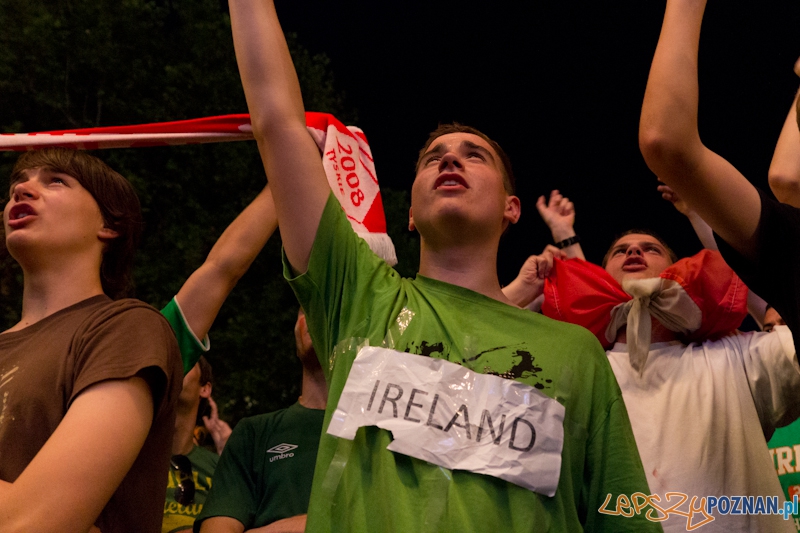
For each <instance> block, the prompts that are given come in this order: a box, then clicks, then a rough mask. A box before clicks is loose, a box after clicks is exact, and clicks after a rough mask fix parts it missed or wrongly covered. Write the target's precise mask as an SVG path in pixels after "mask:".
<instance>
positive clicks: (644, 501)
mask: <svg viewBox="0 0 800 533" xmlns="http://www.w3.org/2000/svg"><path fill="white" fill-rule="evenodd" d="M631 502H632V503H633V514H636V515H638V514H639V513H641V512H642V509H644V508H645V507H647V505H648V504H649V502H650V498H648V497H647V495H646V494H644V493H641V492H634V493H633V494H631ZM640 502H641V503H640Z"/></svg>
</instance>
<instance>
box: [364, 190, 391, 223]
mask: <svg viewBox="0 0 800 533" xmlns="http://www.w3.org/2000/svg"><path fill="white" fill-rule="evenodd" d="M364 226H365V227H366V228H367V230H369V232H370V233H386V217H385V216H384V214H383V199H382V198H381V193H380V192H379V193H378V194H377V195H376V196H375V200H373V201H372V205H371V206H369V211H367V215H366V216H365V217H364Z"/></svg>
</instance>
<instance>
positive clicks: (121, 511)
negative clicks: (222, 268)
mask: <svg viewBox="0 0 800 533" xmlns="http://www.w3.org/2000/svg"><path fill="white" fill-rule="evenodd" d="M137 374H138V375H139V376H141V377H143V378H145V379H146V380H147V381H148V383H149V385H150V388H151V390H152V392H153V403H154V406H155V412H154V417H153V424H152V426H151V428H150V433H149V434H148V436H147V439H146V440H145V443H144V446H143V447H142V450H141V451H140V452H139V456H138V457H137V458H136V461H135V462H134V464H133V466H132V467H131V469H130V471H129V472H128V474H127V475H126V476H125V478H124V479H123V481H122V483H121V484H120V486H119V488H117V490H116V492H115V493H114V495H113V496H112V497H111V500H110V501H109V502H108V504H107V505H106V506H105V508H104V509H103V511H102V513H101V514H100V516H99V518H98V519H97V522H96V525H97V526H98V527H99V528H100V530H101V531H103V532H104V533H106V532H131V533H134V532H136V533H140V532H154V533H155V532H159V531H160V530H161V518H162V515H163V509H162V505H163V503H164V497H165V491H166V484H165V479H164V472H166V471H167V470H168V469H169V454H170V448H171V446H172V434H173V432H174V430H175V426H174V425H175V402H176V401H177V398H178V395H179V394H180V389H181V385H182V377H183V372H182V368H181V362H180V354H179V352H178V346H177V344H176V341H175V336H174V335H173V333H172V329H171V328H170V326H169V324H168V323H167V321H166V320H165V319H164V318H163V317H162V316H161V314H160V313H159V312H158V311H156V310H155V309H153V308H152V307H150V306H148V305H147V304H144V303H142V302H140V301H138V300H118V301H112V300H110V299H109V298H108V297H107V296H104V295H101V296H95V297H93V298H89V299H87V300H84V301H82V302H80V303H77V304H75V305H73V306H70V307H68V308H66V309H62V310H61V311H59V312H57V313H54V314H52V315H50V316H48V317H47V318H45V319H43V320H41V321H39V322H37V323H35V324H33V325H31V326H29V327H27V328H25V329H23V330H20V331H14V332H10V333H6V334H3V335H0V479H2V480H4V481H9V482H13V481H14V480H16V479H17V477H18V476H19V475H20V473H22V471H23V470H24V469H25V467H26V466H27V465H28V463H30V462H31V460H32V459H33V458H34V456H35V455H36V454H37V453H38V452H39V450H40V449H41V448H42V446H43V445H44V443H45V442H46V441H47V439H49V438H50V435H52V434H53V432H54V431H55V429H56V427H57V426H58V424H59V423H60V422H61V420H62V419H63V418H64V414H65V413H66V412H67V409H69V407H70V405H71V403H72V401H73V400H74V399H75V398H76V397H77V396H78V395H80V394H81V392H83V391H84V390H86V388H88V387H90V386H91V385H94V384H96V383H99V382H101V381H106V380H109V379H126V378H130V377H133V376H135V375H137ZM76 490H80V487H76Z"/></svg>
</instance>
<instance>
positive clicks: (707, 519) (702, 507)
mask: <svg viewBox="0 0 800 533" xmlns="http://www.w3.org/2000/svg"><path fill="white" fill-rule="evenodd" d="M695 502H697V496H692V501H691V503H690V504H689V518H687V519H686V531H694V530H695V529H697V528H699V527H702V526H704V525H706V524H708V523H709V522H713V521H714V517H713V516H711V515H709V514H708V513H707V512H706V497H705V496H703V497H702V498H700V506H699V507H695V505H694V504H695ZM695 513H699V514H702V515H703V516H704V517H705V518H704V519H703V520H702V521H700V522H698V523H696V524H692V517H693V516H694V515H695Z"/></svg>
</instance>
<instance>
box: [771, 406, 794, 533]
mask: <svg viewBox="0 0 800 533" xmlns="http://www.w3.org/2000/svg"><path fill="white" fill-rule="evenodd" d="M767 446H769V452H770V454H771V455H772V458H773V460H774V461H775V469H776V470H777V472H778V479H779V480H780V482H781V487H783V492H784V494H785V495H786V499H787V500H789V501H791V500H792V498H794V497H795V495H797V496H798V498H799V499H800V420H795V421H794V422H792V423H791V424H789V425H788V426H785V427H782V428H778V429H776V430H775V433H773V435H772V438H771V439H770V440H769V443H768V444H767ZM794 527H795V529H796V530H797V531H800V514H795V515H794Z"/></svg>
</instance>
